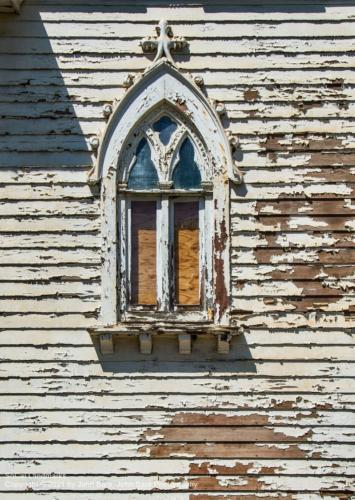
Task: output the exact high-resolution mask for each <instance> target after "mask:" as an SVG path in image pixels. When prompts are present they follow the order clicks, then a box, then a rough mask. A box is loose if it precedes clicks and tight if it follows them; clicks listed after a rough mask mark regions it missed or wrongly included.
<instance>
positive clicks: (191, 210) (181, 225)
mask: <svg viewBox="0 0 355 500" xmlns="http://www.w3.org/2000/svg"><path fill="white" fill-rule="evenodd" d="M198 205H199V204H198V202H196V201H193V202H186V203H182V202H180V203H175V204H174V233H175V234H174V251H175V300H176V303H177V304H178V305H198V304H199V303H200V292H199V260H200V259H199V224H198Z"/></svg>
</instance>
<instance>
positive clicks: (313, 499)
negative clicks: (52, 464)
mask: <svg viewBox="0 0 355 500" xmlns="http://www.w3.org/2000/svg"><path fill="white" fill-rule="evenodd" d="M237 494H238V500H244V499H245V500H249V499H250V493H245V492H243V491H238V492H237ZM87 495H88V494H87V493H82V492H75V493H68V492H59V493H53V492H51V493H46V492H43V493H41V498H44V499H45V500H46V499H50V500H87V498H88V496H87ZM156 495H158V494H157V493H156ZM208 496H209V498H210V499H212V500H213V498H216V500H220V498H221V493H220V492H219V493H214V492H209V493H208ZM253 497H254V498H255V500H258V499H264V500H265V499H267V500H272V499H273V498H275V499H279V498H280V493H275V492H272V491H271V492H268V493H261V492H255V493H253ZM0 498H1V499H4V500H13V499H16V500H17V499H18V493H11V492H6V493H4V494H1V493H0ZM151 498H152V496H151V492H150V493H147V494H146V493H129V492H125V493H122V494H121V493H118V492H116V493H108V492H107V491H106V492H104V493H92V492H90V500H91V499H92V500H108V499H109V500H111V499H114V500H147V499H148V500H151ZM293 498H294V500H334V496H333V495H331V494H330V495H327V494H326V493H322V494H319V493H311V492H307V493H295V494H294V495H293ZM160 499H162V500H171V493H164V492H162V493H159V500H160ZM26 500H38V493H33V494H32V493H29V492H26ZM174 500H186V493H178V492H174Z"/></svg>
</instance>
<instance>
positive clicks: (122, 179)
mask: <svg viewBox="0 0 355 500" xmlns="http://www.w3.org/2000/svg"><path fill="white" fill-rule="evenodd" d="M163 30H164V31H163ZM153 42H154V43H153ZM175 42H176V43H174V39H173V38H172V34H171V31H169V28H168V27H167V24H166V23H165V22H161V23H160V30H159V38H158V39H157V40H151V39H150V40H145V41H143V43H142V46H143V48H144V44H146V49H147V44H149V50H153V49H154V48H156V49H157V57H156V58H155V61H154V62H153V64H152V65H151V66H150V67H149V68H148V69H147V70H146V71H145V72H144V74H143V75H142V76H141V77H140V78H138V79H136V80H135V82H134V83H133V85H132V86H131V87H130V88H129V90H128V91H127V93H126V95H125V97H124V98H123V100H122V101H121V102H120V103H119V104H118V106H117V107H116V109H115V110H114V111H113V113H112V114H111V117H110V120H109V122H108V125H107V129H106V131H105V134H104V137H103V140H102V141H101V144H100V146H99V149H98V155H97V164H96V166H95V167H94V169H93V171H92V172H91V174H90V182H98V181H101V202H102V211H103V227H102V242H103V248H102V251H103V268H102V286H103V295H102V302H101V317H100V322H99V325H100V326H99V327H98V329H97V330H96V331H100V332H112V333H119V332H136V333H139V332H142V331H144V332H148V333H154V332H162V333H163V332H165V331H167V332H168V331H174V332H177V333H179V332H180V334H183V332H188V331H193V332H194V333H198V331H213V332H229V331H231V330H232V329H233V328H232V326H231V324H230V286H231V284H230V231H229V226H230V222H229V205H230V203H229V196H230V181H232V182H238V183H239V182H240V178H239V176H238V175H235V172H234V164H233V158H232V153H231V146H230V143H229V140H228V137H227V135H226V133H225V131H224V129H223V126H222V124H221V122H220V119H219V116H218V114H217V112H216V110H215V109H214V107H213V106H211V104H210V103H209V101H208V100H207V99H206V97H205V96H204V94H203V93H202V92H201V90H200V88H199V86H198V85H197V84H196V83H195V82H194V81H193V80H190V78H186V77H185V76H184V75H183V74H182V73H181V72H180V71H179V70H178V69H177V68H176V66H175V65H174V64H173V62H172V58H171V54H170V49H171V48H173V49H179V48H182V47H183V46H184V43H185V42H184V41H183V39H181V38H180V39H179V40H178V41H176V40H175ZM177 42H179V43H177ZM130 83H132V79H131V80H130Z"/></svg>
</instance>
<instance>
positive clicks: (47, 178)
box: [0, 139, 98, 206]
mask: <svg viewBox="0 0 355 500" xmlns="http://www.w3.org/2000/svg"><path fill="white" fill-rule="evenodd" d="M33 140H34V139H32V141H33ZM88 172H89V168H79V167H77V168H72V169H66V168H59V169H53V170H51V169H49V168H48V167H47V168H38V169H37V168H32V169H28V168H16V169H4V168H2V169H0V183H1V184H7V183H9V184H49V183H51V184H57V183H61V184H63V183H64V184H70V183H77V184H79V183H80V184H86V183H87V174H88ZM62 203H63V202H62ZM97 203H98V202H97ZM59 206H60V203H59Z"/></svg>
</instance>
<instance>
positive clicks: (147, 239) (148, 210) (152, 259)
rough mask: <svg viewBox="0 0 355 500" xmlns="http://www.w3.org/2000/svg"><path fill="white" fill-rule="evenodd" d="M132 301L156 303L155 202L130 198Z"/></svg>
mask: <svg viewBox="0 0 355 500" xmlns="http://www.w3.org/2000/svg"><path fill="white" fill-rule="evenodd" d="M131 206H132V208H131V214H132V215H131V218H132V229H131V231H132V237H131V238H132V243H131V245H132V260H131V287H132V288H131V301H132V304H139V305H154V304H155V303H156V202H155V201H132V205H131Z"/></svg>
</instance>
